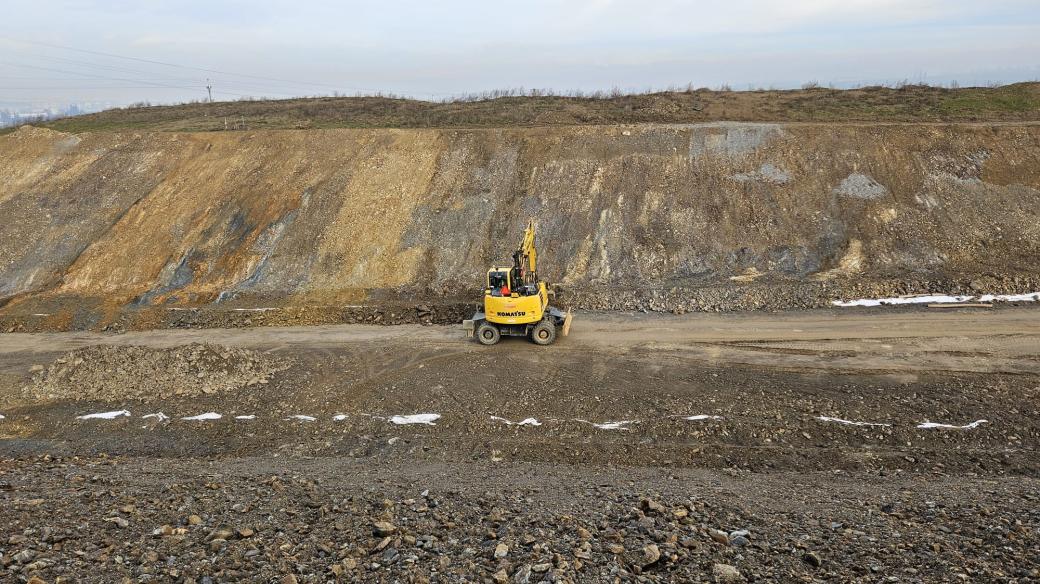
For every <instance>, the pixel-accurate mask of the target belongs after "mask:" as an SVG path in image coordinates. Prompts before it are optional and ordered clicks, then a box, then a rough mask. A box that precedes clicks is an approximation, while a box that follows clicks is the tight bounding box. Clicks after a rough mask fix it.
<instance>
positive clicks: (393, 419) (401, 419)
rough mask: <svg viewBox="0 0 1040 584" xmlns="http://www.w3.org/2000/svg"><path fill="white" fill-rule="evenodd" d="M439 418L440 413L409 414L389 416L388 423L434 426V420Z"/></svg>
mask: <svg viewBox="0 0 1040 584" xmlns="http://www.w3.org/2000/svg"><path fill="white" fill-rule="evenodd" d="M440 418H441V415H440V414H411V415H408V416H390V423H392V424H397V425H398V426H403V425H406V424H426V425H427V426H435V425H436V424H434V422H436V421H437V420H439V419H440Z"/></svg>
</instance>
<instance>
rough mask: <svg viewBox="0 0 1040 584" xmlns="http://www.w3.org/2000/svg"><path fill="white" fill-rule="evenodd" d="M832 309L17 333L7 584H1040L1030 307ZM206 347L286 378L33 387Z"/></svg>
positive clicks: (7, 402)
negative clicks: (97, 352) (199, 388)
mask: <svg viewBox="0 0 1040 584" xmlns="http://www.w3.org/2000/svg"><path fill="white" fill-rule="evenodd" d="M837 314H839V313H833V312H826V313H801V314H782V315H755V316H751V315H740V316H737V315H733V316H715V317H657V316H644V317H640V316H625V317H622V316H618V315H613V316H611V315H587V314H586V315H583V317H582V319H580V320H579V321H578V323H577V325H576V329H575V332H574V334H573V335H572V336H571V337H568V338H567V339H564V340H561V341H560V342H559V343H557V344H556V345H554V346H553V347H549V348H540V347H535V346H534V345H532V344H530V343H527V342H523V341H517V342H503V343H502V344H500V345H498V346H496V347H494V348H492V349H490V350H488V349H487V348H485V347H481V346H479V345H477V344H476V343H473V342H467V341H465V340H463V339H461V338H460V334H459V332H458V330H457V329H455V328H451V329H449V328H445V327H435V326H425V327H423V326H413V327H407V326H404V327H358V326H353V327H325V328H322V327H318V328H313V329H312V328H306V327H299V328H292V329H276V328H265V329H248V330H244V329H231V330H205V331H172V332H171V331H153V332H149V333H130V334H126V335H94V334H84V333H62V334H48V335H18V336H8V337H4V339H2V342H0V415H3V416H4V418H3V419H0V581H11V582H29V581H34V580H33V578H36V580H35V581H34V582H37V583H38V582H40V581H43V582H47V583H53V582H58V581H63V582H65V581H67V582H80V581H83V582H113V581H131V582H135V581H161V582H165V581H174V582H196V583H201V582H230V581H269V582H270V581H273V582H286V583H289V582H294V581H295V582H334V581H357V582H371V581H375V582H491V583H497V582H545V581H548V582H604V581H605V582H613V581H618V582H657V581H660V582H687V581H720V582H740V581H762V582H767V581H817V580H820V581H822V580H831V581H842V582H844V581H864V582H889V581H891V582H944V581H949V582H958V581H969V582H1016V581H1017V582H1029V581H1036V580H1037V579H1040V571H1038V570H1040V554H1037V553H1036V549H1037V548H1038V546H1040V532H1038V529H1040V513H1038V511H1037V509H1038V508H1040V456H1038V455H1037V450H1038V446H1040V423H1038V420H1040V411H1038V410H1037V403H1040V402H1038V401H1037V400H1038V398H1040V360H1038V359H1037V356H1038V355H1040V334H1038V333H1037V331H1038V330H1040V328H1037V326H1036V324H1037V323H1036V319H1037V317H1038V316H1040V313H1038V312H1037V311H1030V310H1018V311H1014V310H1005V311H996V312H979V311H975V312H971V311H969V312H958V313H935V312H927V311H899V312H883V311H881V310H875V311H870V310H857V311H851V312H848V313H840V314H841V316H838V315H837ZM16 337H17V338H16ZM200 340H205V341H206V342H209V343H212V344H213V346H212V347H210V348H209V349H208V350H210V351H216V352H218V353H220V352H224V353H226V354H229V355H230V354H238V353H237V352H238V351H247V352H248V353H249V354H250V355H256V356H257V358H256V359H255V360H256V361H264V362H268V361H269V362H289V361H291V363H292V365H291V367H290V368H288V369H286V370H284V371H282V372H280V373H278V374H277V375H275V376H273V377H272V378H271V380H270V382H269V383H268V384H256V385H254V386H246V387H243V388H240V389H237V390H234V389H233V390H228V391H222V392H214V393H211V394H200V395H196V396H185V395H176V394H175V395H166V396H163V395H159V394H156V395H155V396H153V397H148V398H146V399H143V400H142V399H138V398H139V397H140V396H138V395H127V396H119V395H115V394H112V393H111V390H110V389H109V387H110V385H109V384H104V383H101V384H99V385H98V386H97V387H99V388H101V389H98V390H96V391H95V390H94V389H90V388H91V387H94V386H91V385H84V386H83V387H84V388H86V389H85V390H84V395H83V396H81V397H83V398H85V399H79V400H73V399H56V400H40V399H37V398H36V397H35V396H33V395H31V394H30V395H26V394H24V393H23V392H22V388H23V387H24V386H25V385H26V384H27V383H28V382H29V381H30V380H31V378H32V375H33V372H32V366H33V365H34V364H38V363H47V362H51V361H54V360H56V359H59V358H60V359H66V360H67V357H65V355H68V354H69V351H79V353H75V354H82V352H83V351H87V350H88V349H86V347H91V346H96V345H109V346H112V345H115V346H120V347H121V350H120V351H119V354H120V355H124V356H125V355H136V354H141V355H156V354H161V355H166V356H169V355H182V356H184V359H185V362H190V361H191V360H190V358H189V357H190V355H192V354H193V353H192V351H195V350H199V349H198V347H197V346H196V347H194V348H192V347H193V345H192V343H196V342H199V341H200ZM128 348H129V349H133V350H127V349H128ZM105 350H109V349H105ZM147 362H148V361H147V360H146V359H142V360H141V361H140V362H139V363H138V365H140V364H142V363H147ZM174 369H175V370H176V369H177V367H174ZM189 369H190V367H189ZM99 370H100V369H99ZM155 374H156V375H160V376H161V375H162V374H164V373H163V372H162V371H156V372H155ZM141 375H142V378H147V372H146V371H143V370H142V372H141ZM119 383H122V382H118V381H117V382H115V383H114V384H111V386H112V387H118V386H119ZM106 412H116V413H117V415H115V416H114V417H113V419H80V416H84V415H86V414H91V413H106ZM160 413H161V414H162V415H161V416H159V415H158V414H160ZM217 413H219V414H220V415H221V417H220V418H219V419H209V418H212V416H204V419H202V420H192V419H187V420H186V419H182V418H192V417H196V416H198V415H200V414H213V415H215V414H217ZM416 414H431V415H432V414H436V415H437V416H439V417H427V418H422V419H415V418H409V416H414V415H416ZM146 416H148V417H146ZM240 416H248V417H249V418H248V419H239V417H240ZM395 416H399V417H395ZM690 416H694V417H695V418H694V419H692V420H691V419H687V417H690ZM716 416H717V417H716ZM824 418H827V419H824ZM525 420H528V422H527V423H525V424H521V423H520V422H523V421H525ZM531 420H534V421H531ZM841 420H844V422H843V421H841ZM982 420H985V421H982ZM408 421H412V422H426V423H413V424H406V423H404V422H408ZM848 422H852V423H848ZM925 422H931V423H933V424H947V425H949V426H950V427H943V426H940V427H932V426H930V425H925V427H921V426H922V424H923V423H925Z"/></svg>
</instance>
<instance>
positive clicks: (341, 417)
mask: <svg viewBox="0 0 1040 584" xmlns="http://www.w3.org/2000/svg"><path fill="white" fill-rule="evenodd" d="M346 419H347V415H346V414H336V415H335V416H332V420H333V421H334V422H342V421H343V420H346Z"/></svg>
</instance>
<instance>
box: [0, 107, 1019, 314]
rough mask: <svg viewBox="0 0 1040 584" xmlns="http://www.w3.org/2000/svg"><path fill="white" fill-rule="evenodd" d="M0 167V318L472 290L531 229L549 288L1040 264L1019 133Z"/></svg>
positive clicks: (906, 133)
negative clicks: (39, 309) (23, 312)
mask: <svg viewBox="0 0 1040 584" xmlns="http://www.w3.org/2000/svg"><path fill="white" fill-rule="evenodd" d="M0 168H2V169H3V172H2V173H0V217H4V218H5V219H4V221H3V222H2V223H0V298H6V299H8V309H11V308H13V307H15V306H17V305H26V306H27V305H28V304H25V303H26V302H28V303H29V304H31V303H32V302H34V301H35V302H37V303H41V302H46V301H54V299H87V298H93V299H98V298H100V299H103V301H102V302H101V304H103V305H104V306H105V307H108V308H111V307H113V306H154V305H170V306H179V305H198V304H209V303H216V302H220V303H233V302H239V303H245V304H250V305H251V304H255V303H257V302H281V303H283V304H286V305H292V304H299V305H303V304H336V303H338V304H345V303H362V302H371V301H375V300H380V301H392V300H400V299H401V298H406V297H410V298H414V297H416V296H421V297H424V298H427V297H429V298H434V299H435V298H437V297H442V298H454V299H458V298H466V297H470V296H472V295H473V294H474V291H475V289H476V288H477V286H478V283H479V281H480V279H481V277H482V274H483V272H484V271H485V270H486V268H487V266H488V265H490V264H491V263H493V262H496V261H497V262H501V261H505V260H508V257H509V252H510V250H511V249H512V248H513V246H515V244H516V241H515V240H516V238H517V237H518V235H519V233H520V231H521V228H522V226H523V225H524V224H525V222H526V221H527V219H528V218H531V217H533V218H534V219H535V220H536V222H537V224H538V243H539V246H540V248H541V251H542V257H541V259H542V264H541V271H542V272H543V274H544V276H545V277H547V278H548V279H549V280H551V281H555V282H560V283H562V284H564V286H565V288H567V289H573V290H576V291H581V290H586V291H591V290H594V291H595V292H596V293H597V294H600V295H602V294H604V293H605V291H609V290H610V289H612V288H614V287H617V288H624V289H625V290H628V291H630V292H631V291H635V292H634V293H636V294H638V293H639V291H640V290H647V291H649V290H671V291H672V292H670V293H671V294H673V295H674V294H679V295H682V294H683V292H682V291H683V290H695V289H703V288H704V287H712V289H716V290H722V291H723V292H721V293H723V294H728V292H724V291H726V290H736V291H738V292H737V293H736V294H737V295H739V290H741V289H743V288H742V287H754V286H759V285H762V284H763V283H769V282H776V283H778V284H784V285H791V284H797V285H802V284H804V285H806V286H817V285H819V284H820V283H821V282H822V283H826V284H827V286H828V290H831V292H832V293H834V292H838V291H840V290H842V289H843V287H846V286H850V287H855V286H859V285H860V284H861V283H862V282H865V281H871V280H876V279H896V280H898V279H904V278H912V279H918V280H920V279H944V278H961V277H963V278H966V279H968V280H970V279H972V278H973V277H974V276H975V275H980V274H982V275H990V276H993V277H997V278H1012V279H1013V278H1014V277H1018V276H1023V277H1028V276H1030V275H1031V274H1033V273H1034V272H1035V266H1036V265H1037V263H1038V262H1037V260H1038V259H1040V126H1035V125H1027V124H1026V125H1008V124H1001V125H969V124H961V125H937V124H896V125H863V124H845V125H839V124H743V123H741V124H737V123H717V124H704V125H692V126H605V127H572V128H529V129H499V130H328V131H317V130H312V131H271V132H226V133H199V134H169V133H149V134H84V135H79V136H72V135H66V134H60V133H56V132H52V131H47V130H36V129H23V130H20V131H18V132H14V133H12V134H9V135H6V136H0ZM574 298H575V300H576V302H577V303H578V304H580V303H581V295H580V293H579V294H577V295H576V296H574ZM99 310H100V309H99Z"/></svg>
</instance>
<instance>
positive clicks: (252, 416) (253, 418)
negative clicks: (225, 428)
mask: <svg viewBox="0 0 1040 584" xmlns="http://www.w3.org/2000/svg"><path fill="white" fill-rule="evenodd" d="M235 419H236V420H255V419H256V416H255V415H253V414H249V415H248V416H235Z"/></svg>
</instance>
